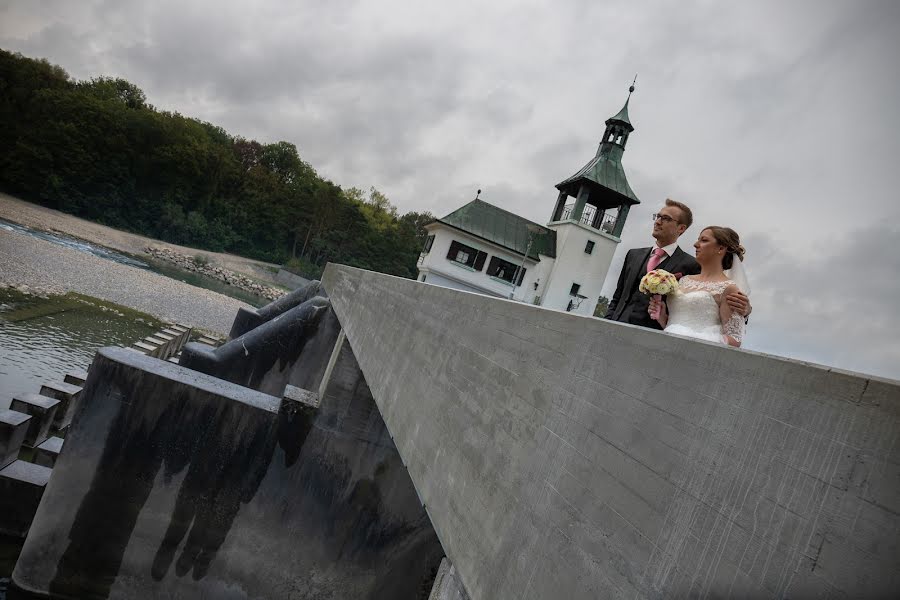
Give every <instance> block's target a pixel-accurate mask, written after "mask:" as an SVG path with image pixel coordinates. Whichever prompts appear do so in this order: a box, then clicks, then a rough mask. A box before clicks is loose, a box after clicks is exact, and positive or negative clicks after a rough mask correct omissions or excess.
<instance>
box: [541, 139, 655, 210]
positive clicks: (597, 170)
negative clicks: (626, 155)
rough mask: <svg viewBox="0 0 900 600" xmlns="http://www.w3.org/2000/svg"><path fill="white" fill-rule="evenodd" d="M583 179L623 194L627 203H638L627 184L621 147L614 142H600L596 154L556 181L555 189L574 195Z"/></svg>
mask: <svg viewBox="0 0 900 600" xmlns="http://www.w3.org/2000/svg"><path fill="white" fill-rule="evenodd" d="M585 180H586V181H587V182H588V183H589V184H594V186H600V187H604V188H607V189H609V190H612V191H613V192H615V193H617V194H619V195H620V196H623V197H624V198H623V201H625V202H626V203H628V204H640V200H638V198H637V196H636V195H635V193H634V190H632V189H631V186H630V185H628V179H626V177H625V169H623V168H622V148H621V147H619V146H617V145H615V144H610V143H601V144H600V149H599V151H598V152H597V156H595V157H594V158H593V159H591V161H590V162H589V163H588V164H586V165H584V167H582V168H581V170H580V171H578V172H577V173H575V174H574V175H572V176H571V177H569V178H568V179H566V180H564V181H561V182H560V183H558V184H557V185H556V189H558V190H560V191H566V192H568V193H569V195H570V196H575V195H577V194H578V186H579V185H580V184H581V182H582V181H585ZM629 201H630V202H629Z"/></svg>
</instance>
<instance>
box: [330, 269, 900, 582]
mask: <svg viewBox="0 0 900 600" xmlns="http://www.w3.org/2000/svg"><path fill="white" fill-rule="evenodd" d="M323 285H324V287H325V288H326V290H327V291H328V294H329V297H330V299H331V301H332V305H333V307H334V310H335V311H336V313H337V315H338V318H339V320H340V322H341V325H342V327H343V329H344V332H345V334H346V336H347V339H348V340H349V341H350V343H351V344H352V346H353V348H354V350H355V352H356V355H357V357H358V359H359V364H360V367H361V368H362V371H363V373H364V374H365V377H366V380H367V382H368V385H369V386H370V388H371V390H372V392H373V395H374V397H375V400H376V402H377V404H378V408H379V410H380V412H381V414H382V416H383V417H384V419H385V422H386V424H387V427H388V430H389V431H390V433H391V435H392V436H393V438H394V441H395V442H396V444H397V447H398V450H399V452H400V454H401V456H402V457H403V459H404V461H405V462H406V465H407V467H408V469H409V473H410V476H411V477H412V480H413V482H414V483H415V485H416V489H417V491H418V493H419V495H420V497H421V498H422V500H423V501H424V503H425V506H426V509H427V511H428V514H429V515H430V517H431V520H432V522H433V524H434V526H435V529H436V531H437V533H438V536H439V537H440V539H441V542H442V544H443V547H444V549H445V550H446V552H447V556H448V557H449V559H450V560H451V561H452V563H453V565H454V566H455V567H456V568H457V569H458V572H459V576H460V578H461V580H462V582H463V584H464V586H465V589H466V590H467V591H468V593H469V594H470V595H471V597H472V598H473V599H474V600H487V599H490V600H502V599H515V600H522V599H539V598H566V599H567V600H577V599H581V598H584V599H588V598H590V599H594V598H608V597H628V598H682V597H730V596H732V595H734V596H737V597H752V598H762V597H771V598H782V597H792V598H794V597H796V598H833V597H865V598H873V597H888V596H893V595H895V593H896V591H897V590H898V589H900V580H898V579H900V443H898V436H900V383H898V382H896V381H886V380H882V379H877V378H874V377H868V376H865V375H859V374H855V373H846V372H841V371H838V370H833V369H828V368H825V367H821V366H817V365H812V364H807V363H801V362H797V361H793V360H788V359H784V358H779V357H774V356H767V355H762V354H758V353H754V352H749V351H744V350H738V349H732V348H727V347H723V346H719V345H713V344H709V343H705V342H698V341H693V340H688V339H684V338H679V337H676V336H671V335H666V334H663V333H660V332H655V331H649V330H644V329H640V328H637V327H633V326H630V325H624V324H620V323H613V322H609V321H604V320H599V319H595V318H591V317H581V316H576V315H571V314H566V313H562V312H555V311H550V310H546V309H543V308H539V307H534V306H529V305H525V304H518V303H514V302H509V301H506V300H500V299H492V298H488V297H485V296H479V295H475V294H469V293H465V292H460V291H456V290H450V289H446V288H441V287H436V286H431V285H428V284H423V283H418V282H414V281H409V280H405V279H400V278H396V277H390V276H386V275H381V274H376V273H371V272H367V271H361V270H358V269H353V268H349V267H343V266H336V265H330V266H329V267H328V269H327V270H326V272H325V274H324V277H323Z"/></svg>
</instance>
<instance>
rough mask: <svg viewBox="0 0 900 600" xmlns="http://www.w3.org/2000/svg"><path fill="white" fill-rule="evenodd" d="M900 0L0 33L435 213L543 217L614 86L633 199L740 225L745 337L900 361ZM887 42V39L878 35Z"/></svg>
mask: <svg viewBox="0 0 900 600" xmlns="http://www.w3.org/2000/svg"><path fill="white" fill-rule="evenodd" d="M898 40H900V2H898V1H896V0H885V1H868V0H856V1H851V0H847V1H829V0H807V1H791V2H784V1H771V0H766V1H756V2H722V1H713V0H709V1H691V0H686V1H681V2H672V1H650V2H634V1H632V0H626V1H619V0H615V1H604V2H602V1H598V0H594V1H584V2H577V1H572V2H569V1H557V2H551V1H546V2H543V1H533V2H522V1H519V2H504V1H494V2H477V3H475V2H473V3H468V2H461V1H455V2H440V3H437V2H391V1H387V0H379V1H378V2H353V1H346V0H331V1H329V2H325V1H297V0H279V1H275V0H269V1H266V2H260V1H252V0H242V1H240V2H237V1H233V0H215V1H207V0H204V1H191V0H178V1H177V2H176V1H172V0H154V1H152V2H148V1H146V0H140V1H134V0H109V1H105V2H103V1H98V0H80V1H78V2H71V1H67V0H56V1H54V0H44V1H41V0H0V47H2V48H5V49H8V50H14V51H19V52H22V53H23V54H25V55H27V56H32V57H44V58H47V59H48V60H50V61H51V62H53V63H56V64H59V65H60V66H62V67H63V68H65V69H66V70H67V71H68V72H69V74H70V75H72V76H73V77H75V78H79V79H82V78H88V77H92V76H97V75H101V74H103V75H110V76H117V77H123V78H125V79H128V80H130V81H132V82H133V83H135V84H137V85H138V86H140V87H141V88H142V89H143V90H144V91H145V92H146V93H147V96H148V98H149V100H150V102H151V103H153V104H154V105H155V106H157V107H158V108H162V109H168V110H177V111H178V112H181V113H183V114H185V115H189V116H193V117H197V118H200V119H203V120H206V121H210V122H213V123H215V124H218V125H221V126H223V127H225V128H226V129H227V130H228V131H229V132H231V133H232V134H238V135H242V136H244V137H248V138H255V139H257V140H259V141H262V142H274V141H278V140H287V141H289V142H292V143H294V144H296V145H297V147H298V148H299V150H300V154H301V156H302V157H303V158H304V159H305V160H307V161H308V162H310V163H311V164H312V165H313V166H314V167H315V168H316V169H317V170H318V172H319V173H320V174H321V175H323V176H324V177H327V178H329V179H332V180H333V181H335V182H336V183H338V184H340V185H342V186H345V187H348V186H358V187H362V188H368V187H369V186H372V185H374V186H375V187H377V188H378V189H380V190H381V191H383V192H384V193H385V194H387V196H388V197H389V198H390V199H391V201H392V202H393V203H394V204H396V205H397V206H398V207H399V209H400V210H401V211H409V210H420V211H421V210H429V211H431V212H433V213H435V214H436V215H439V216H441V215H443V214H446V213H448V212H450V211H452V210H454V209H456V208H458V207H459V206H461V205H462V204H464V203H465V202H467V201H469V200H470V199H471V198H472V197H473V196H474V194H475V190H476V189H477V188H481V189H482V190H484V191H483V193H482V198H483V199H485V200H487V201H488V202H491V203H494V204H497V205H499V206H501V207H503V208H506V209H508V210H512V211H514V212H517V213H519V214H522V215H523V216H526V217H528V218H530V219H533V220H535V221H538V222H541V223H545V222H547V220H548V218H549V215H550V212H551V210H552V208H553V205H554V202H555V198H556V190H555V189H554V185H555V184H556V183H558V182H559V181H561V180H562V179H564V178H566V177H568V176H569V175H571V174H572V173H574V172H575V171H577V170H578V169H579V168H580V167H581V166H583V165H584V163H586V162H587V161H588V160H589V159H590V158H591V157H592V156H593V154H594V152H595V150H596V146H597V143H598V141H599V138H600V136H601V135H602V133H603V129H604V121H605V120H606V119H607V118H608V117H610V116H612V115H613V114H615V113H616V112H617V111H618V110H619V109H620V108H621V106H622V104H623V102H624V100H625V97H626V95H627V88H628V86H629V84H630V83H631V80H632V78H633V77H634V75H635V73H637V74H638V81H637V90H636V92H635V94H634V96H633V98H632V101H631V104H630V114H631V119H632V122H633V124H634V126H635V132H634V133H633V134H632V135H631V137H630V139H629V143H628V147H627V148H626V151H625V157H624V164H625V169H626V172H627V174H628V178H629V181H630V183H631V185H632V187H633V188H634V190H635V192H636V193H637V195H638V197H639V198H640V199H641V201H642V204H641V205H640V206H638V207H635V209H634V210H632V211H631V214H630V215H629V220H628V224H627V225H626V228H625V233H624V235H623V240H622V244H621V245H620V247H619V251H618V252H617V253H616V258H615V259H614V261H613V265H612V268H611V269H610V275H609V277H608V278H607V284H606V287H605V292H606V293H607V295H611V293H612V289H613V288H614V284H615V279H616V276H617V275H618V270H619V268H620V266H621V261H622V258H623V256H624V253H625V250H627V249H628V248H631V247H635V246H645V245H649V243H650V241H651V238H650V235H649V232H650V228H651V224H650V214H651V213H653V212H655V210H656V209H657V208H659V206H660V205H661V203H662V202H663V201H664V199H665V198H666V197H667V196H671V197H673V198H675V199H678V200H681V201H683V202H686V203H687V204H689V205H690V206H691V207H692V208H693V210H694V215H695V220H696V225H695V226H694V227H693V228H692V229H690V230H688V232H687V233H686V234H685V236H684V237H683V238H682V246H683V247H686V248H688V250H690V248H689V246H690V244H691V243H692V242H693V240H694V239H695V238H696V236H697V234H698V233H699V231H700V228H701V227H702V225H704V224H721V225H729V226H731V227H733V228H735V229H736V230H737V231H738V232H739V233H740V234H741V236H742V240H743V243H744V245H745V246H746V247H747V251H748V253H747V261H746V263H745V264H746V266H747V269H748V271H749V274H750V278H751V283H752V284H753V295H752V302H753V306H754V313H753V317H752V319H751V322H750V328H749V334H748V336H747V340H746V346H747V347H749V348H752V349H755V350H760V351H764V352H772V353H775V354H781V355H785V356H792V357H796V358H801V359H804V360H809V361H813V362H819V363H824V364H827V365H835V366H838V367H841V368H845V369H851V370H859V371H864V372H867V373H873V374H880V375H884V376H888V377H893V378H900V323H898V317H900V310H898V304H900V199H898V197H897V190H898V189H900V166H898V159H900V127H898V125H900V114H898V113H900V108H898V107H900V76H898V67H897V57H898V56H900V41H898ZM891 57H893V58H891Z"/></svg>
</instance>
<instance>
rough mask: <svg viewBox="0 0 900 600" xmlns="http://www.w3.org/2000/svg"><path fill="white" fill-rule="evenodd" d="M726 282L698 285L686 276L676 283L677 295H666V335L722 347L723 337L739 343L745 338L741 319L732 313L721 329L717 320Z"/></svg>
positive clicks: (695, 280)
mask: <svg viewBox="0 0 900 600" xmlns="http://www.w3.org/2000/svg"><path fill="white" fill-rule="evenodd" d="M732 283H734V282H733V281H731V280H730V279H729V280H727V281H699V280H697V279H695V278H694V277H693V276H691V275H686V276H684V277H682V278H681V281H679V282H678V284H679V285H678V289H679V292H680V293H677V294H669V295H668V296H667V297H666V304H667V305H668V309H669V322H668V324H667V325H666V329H665V330H666V332H667V333H677V334H678V335H686V336H689V337H694V338H699V339H701V340H709V341H711V342H719V343H720V344H724V343H726V342H725V339H724V338H723V334H724V335H728V336H731V337H732V338H734V340H735V341H737V342H740V341H741V339H742V338H743V337H744V317H742V316H741V315H739V314H738V313H732V315H731V318H730V319H728V322H727V323H725V324H724V325H723V324H722V319H721V318H720V316H719V303H720V302H722V301H723V299H722V294H723V292H724V291H725V288H727V287H728V285H729V284H732Z"/></svg>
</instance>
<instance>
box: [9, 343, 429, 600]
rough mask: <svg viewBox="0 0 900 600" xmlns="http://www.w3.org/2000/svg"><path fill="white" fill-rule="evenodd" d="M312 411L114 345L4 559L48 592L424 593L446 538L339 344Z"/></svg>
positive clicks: (21, 577)
mask: <svg viewBox="0 0 900 600" xmlns="http://www.w3.org/2000/svg"><path fill="white" fill-rule="evenodd" d="M331 373H332V376H331V379H330V382H329V384H328V386H327V387H326V389H325V393H324V395H323V397H322V398H321V401H320V406H319V409H318V411H316V412H314V413H311V412H310V411H305V412H301V413H296V412H292V411H290V410H285V408H284V407H285V405H284V404H281V405H280V404H279V399H278V398H275V397H273V396H268V395H265V394H262V393H259V392H256V391H252V390H249V389H247V388H244V387H241V386H238V385H234V384H232V383H228V382H225V381H222V380H219V379H216V378H214V377H210V376H208V375H205V374H202V373H196V372H194V371H190V370H188V369H185V368H183V367H180V366H178V365H174V364H171V363H168V362H164V361H159V360H156V359H152V358H149V357H146V356H142V355H140V354H138V353H135V352H131V351H128V350H125V349H119V348H104V349H101V350H100V351H99V352H98V354H97V357H96V358H95V360H94V362H93V364H92V365H91V368H90V375H89V376H88V380H87V382H86V383H85V388H84V395H83V398H82V403H81V406H80V408H79V412H78V414H77V415H76V419H75V422H74V424H73V427H72V430H71V432H70V433H69V435H68V436H67V437H66V443H65V448H64V451H63V452H62V454H61V455H60V457H59V459H58V461H57V464H56V467H55V468H54V469H53V476H52V477H51V479H50V483H49V484H48V486H47V489H46V492H45V494H44V498H43V500H42V502H41V505H40V507H39V509H38V514H37V515H36V517H35V520H34V522H33V524H32V527H31V530H30V531H29V534H28V538H27V540H26V542H25V546H24V548H23V550H22V554H21V556H20V557H19V560H18V562H17V564H16V568H15V571H14V573H13V583H14V584H15V585H16V586H18V587H19V588H22V589H25V590H26V591H29V592H34V593H38V594H41V595H49V596H50V597H52V598H119V599H139V598H140V599H143V598H164V599H170V598H224V599H236V600H237V599H250V598H254V599H263V598H265V599H268V598H294V599H298V600H306V599H308V600H313V599H315V600H328V599H333V600H338V599H343V598H370V599H375V598H378V599H384V600H393V599H395V598H411V599H415V598H427V597H428V591H429V590H430V584H431V580H432V579H433V577H434V573H435V571H436V570H437V566H438V564H439V563H440V560H441V557H442V556H443V554H444V553H443V550H442V549H441V547H440V544H439V542H438V540H437V537H436V536H435V534H434V531H433V529H432V528H431V525H430V523H429V522H428V518H427V516H426V515H425V513H424V511H423V509H422V506H421V503H420V501H419V499H418V497H417V495H416V493H415V490H414V488H413V486H412V484H411V482H410V480H409V476H408V474H407V473H406V469H405V468H404V466H403V464H402V462H401V460H400V458H399V456H398V454H397V451H396V448H395V447H394V445H393V443H392V442H391V439H390V437H389V435H388V434H387V431H386V430H385V427H384V423H383V421H382V420H381V418H380V417H379V415H378V411H377V409H376V408H375V404H374V401H373V400H372V397H371V394H370V393H369V390H368V387H367V386H366V385H365V381H364V380H363V378H362V375H361V373H360V371H359V368H358V367H357V366H356V363H355V360H354V358H353V354H352V352H350V349H349V346H348V345H345V348H344V349H343V350H342V351H341V353H340V355H339V356H338V360H337V363H336V364H335V366H334V368H333V370H332V371H331Z"/></svg>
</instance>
